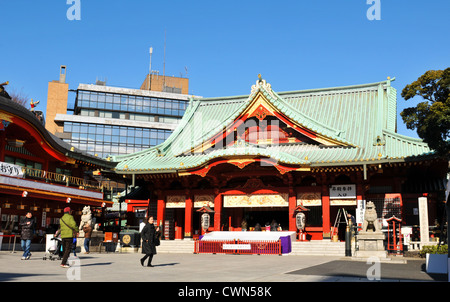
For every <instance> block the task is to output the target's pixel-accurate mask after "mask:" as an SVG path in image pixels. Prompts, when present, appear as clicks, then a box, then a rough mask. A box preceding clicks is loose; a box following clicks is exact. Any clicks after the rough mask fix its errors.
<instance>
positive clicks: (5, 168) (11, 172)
mask: <svg viewBox="0 0 450 302" xmlns="http://www.w3.org/2000/svg"><path fill="white" fill-rule="evenodd" d="M0 174H2V175H7V176H14V177H23V171H22V167H21V166H18V165H13V164H8V163H4V162H0Z"/></svg>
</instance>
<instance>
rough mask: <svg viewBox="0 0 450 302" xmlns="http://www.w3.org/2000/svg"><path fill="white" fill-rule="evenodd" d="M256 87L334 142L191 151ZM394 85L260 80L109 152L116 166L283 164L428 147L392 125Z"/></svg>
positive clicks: (131, 169)
mask: <svg viewBox="0 0 450 302" xmlns="http://www.w3.org/2000/svg"><path fill="white" fill-rule="evenodd" d="M258 93H260V94H262V95H263V96H264V98H265V99H266V100H267V102H270V104H272V105H273V106H274V108H276V109H277V111H278V112H280V113H282V114H283V115H285V116H286V117H287V118H289V119H290V120H292V121H295V122H296V123H297V124H299V125H301V126H303V127H305V128H307V129H309V130H310V131H312V132H314V133H316V134H318V135H321V136H322V137H325V138H327V139H330V140H332V141H334V142H337V145H334V146H325V145H320V144H305V143H289V144H278V145H267V146H263V145H260V146H258V145H252V144H249V143H246V142H243V143H239V144H238V143H236V144H235V145H233V146H232V147H228V148H218V149H214V150H209V151H208V152H207V153H205V154H199V153H194V154H191V153H190V151H191V148H195V147H198V146H199V145H200V146H201V145H202V143H203V142H206V141H208V140H209V139H211V138H213V137H214V136H215V135H217V134H218V133H221V132H222V131H223V130H224V129H225V128H226V127H227V126H229V125H230V124H232V123H233V122H234V121H235V120H236V119H237V118H239V116H240V115H241V114H242V113H243V112H244V111H245V110H246V109H247V108H248V106H249V105H250V104H251V103H252V101H253V100H254V98H255V96H256V95H257V94H258ZM396 103H397V100H396V90H395V88H393V87H391V80H387V81H383V82H377V83H371V84H364V85H355V86H347V87H334V88H325V89H310V90H302V91H289V92H278V93H275V92H274V91H273V90H272V88H271V86H270V84H267V83H266V82H265V81H264V80H261V79H260V80H259V81H257V82H256V84H255V85H254V86H252V91H251V93H250V95H245V96H235V97H223V98H202V99H191V101H190V104H189V106H188V108H187V110H186V113H185V115H184V116H183V118H182V120H181V121H180V124H179V126H178V127H177V129H176V130H175V131H174V132H173V133H172V135H171V136H170V137H169V138H168V139H167V140H166V141H165V142H164V143H162V144H160V145H158V146H155V147H153V148H150V149H147V150H144V151H141V152H137V153H134V154H130V155H121V156H114V157H113V161H115V162H119V163H118V165H117V166H116V171H117V172H118V173H143V174H145V173H161V172H167V173H169V172H179V171H183V170H186V169H191V168H195V167H200V166H202V165H205V164H207V163H208V162H209V161H211V160H213V159H218V158H224V157H225V158H233V157H241V158H242V157H244V156H253V157H258V156H259V157H269V158H271V159H273V160H274V161H277V162H279V163H284V164H293V165H302V166H311V167H312V166H327V165H332V164H333V165H334V164H337V163H339V164H362V163H369V162H371V163H372V162H376V161H383V160H384V161H387V160H393V159H403V158H407V157H412V156H419V155H423V154H427V153H429V152H430V149H429V148H428V146H427V144H425V143H424V142H423V141H421V140H418V139H414V138H410V137H407V136H403V135H399V134H397V133H395V129H396V122H397V121H396V116H397V112H396Z"/></svg>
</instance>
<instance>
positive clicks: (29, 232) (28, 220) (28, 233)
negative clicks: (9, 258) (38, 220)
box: [19, 212, 35, 260]
mask: <svg viewBox="0 0 450 302" xmlns="http://www.w3.org/2000/svg"><path fill="white" fill-rule="evenodd" d="M32 216H33V214H32V213H31V212H27V215H26V216H25V218H24V219H22V221H21V222H20V224H19V225H20V227H21V228H22V232H21V233H20V239H21V245H22V249H23V255H22V260H28V259H30V257H31V253H30V248H31V239H33V236H34V227H35V221H34V218H33V217H32Z"/></svg>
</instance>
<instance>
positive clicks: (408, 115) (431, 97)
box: [400, 67, 450, 159]
mask: <svg viewBox="0 0 450 302" xmlns="http://www.w3.org/2000/svg"><path fill="white" fill-rule="evenodd" d="M449 92H450V67H449V68H447V69H445V70H429V71H427V72H425V73H424V74H423V75H422V76H420V77H419V78H418V79H417V81H415V82H413V83H411V84H409V85H406V87H405V88H403V91H402V97H403V98H404V99H405V100H409V99H411V98H414V97H415V96H420V97H422V98H423V99H424V101H423V102H420V103H419V104H417V106H416V107H409V108H406V109H405V110H403V111H402V112H401V113H400V115H401V117H402V119H403V122H404V123H405V124H406V127H407V128H408V129H411V130H417V134H418V135H419V137H420V138H421V139H423V141H424V142H426V143H427V144H428V146H429V147H430V148H431V149H432V150H434V151H435V152H436V153H437V154H438V155H440V156H443V157H446V158H447V159H450V141H449V139H450V94H449Z"/></svg>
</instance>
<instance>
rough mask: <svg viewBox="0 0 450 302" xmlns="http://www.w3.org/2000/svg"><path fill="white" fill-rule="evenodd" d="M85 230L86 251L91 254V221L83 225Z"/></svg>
mask: <svg viewBox="0 0 450 302" xmlns="http://www.w3.org/2000/svg"><path fill="white" fill-rule="evenodd" d="M83 232H84V253H85V254H89V243H90V242H91V235H92V227H91V225H90V224H89V223H86V224H85V225H84V226H83Z"/></svg>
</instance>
